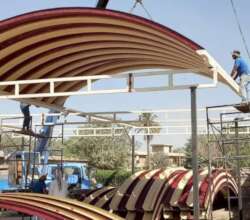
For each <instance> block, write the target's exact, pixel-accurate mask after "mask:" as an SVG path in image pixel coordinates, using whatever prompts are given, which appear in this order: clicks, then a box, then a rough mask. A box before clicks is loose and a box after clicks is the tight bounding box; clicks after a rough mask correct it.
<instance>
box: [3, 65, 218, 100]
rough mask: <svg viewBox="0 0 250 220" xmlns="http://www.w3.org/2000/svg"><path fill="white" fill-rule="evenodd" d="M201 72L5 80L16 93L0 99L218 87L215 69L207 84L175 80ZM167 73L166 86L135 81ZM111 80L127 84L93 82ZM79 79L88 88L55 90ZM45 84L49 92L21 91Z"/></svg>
mask: <svg viewBox="0 0 250 220" xmlns="http://www.w3.org/2000/svg"><path fill="white" fill-rule="evenodd" d="M189 72H190V73H199V70H197V69H185V70H162V71H151V72H135V73H122V74H116V75H96V76H77V77H63V78H48V79H32V80H18V81H5V82H0V87H1V86H13V87H14V91H15V92H14V94H8V93H5V94H0V99H30V98H44V97H59V96H74V95H92V94H111V93H129V92H157V91H166V90H183V89H189V88H190V87H192V86H195V87H197V88H211V87H216V85H217V83H218V73H217V71H216V70H214V71H213V79H212V80H213V82H212V83H205V84H198V83H197V84H194V85H176V84H175V82H174V75H175V74H181V73H189ZM160 75H165V76H168V82H167V85H166V86H156V87H150V86H148V87H147V86H145V87H136V86H135V81H138V78H139V77H153V76H160ZM104 79H105V80H110V79H125V80H126V86H125V87H123V88H120V89H94V88H93V83H94V82H95V81H96V80H104ZM73 81H79V82H81V83H82V84H83V85H85V84H86V90H79V91H67V92H59V91H56V90H55V84H56V83H59V82H65V83H66V82H73ZM41 83H42V84H44V85H48V86H49V92H46V93H45V92H44V93H25V94H22V93H21V90H20V88H21V86H23V85H35V84H41Z"/></svg>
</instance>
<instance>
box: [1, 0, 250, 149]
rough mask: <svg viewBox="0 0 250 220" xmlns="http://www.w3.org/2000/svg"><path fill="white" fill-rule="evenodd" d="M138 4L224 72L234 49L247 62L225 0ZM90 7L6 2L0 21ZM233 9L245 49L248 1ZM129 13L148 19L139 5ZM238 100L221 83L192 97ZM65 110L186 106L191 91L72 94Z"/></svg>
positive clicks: (7, 108)
mask: <svg viewBox="0 0 250 220" xmlns="http://www.w3.org/2000/svg"><path fill="white" fill-rule="evenodd" d="M143 2H144V6H145V8H146V9H147V10H148V11H149V13H150V14H151V16H152V18H153V20H154V21H155V22H158V23H161V24H163V25H165V26H167V27H169V28H172V29H173V30H175V31H177V32H179V33H181V34H182V35H184V36H186V37H188V38H190V39H191V40H193V41H195V42H196V43H198V44H200V45H201V46H203V47H204V48H205V49H206V50H207V51H208V52H209V53H210V54H211V55H212V56H213V57H214V58H215V59H216V60H217V61H218V62H219V64H220V65H221V66H222V67H223V68H224V69H225V70H226V71H227V72H228V73H230V71H231V69H232V66H233V61H232V59H231V54H230V53H231V51H232V50H234V49H238V50H240V51H241V53H242V56H243V57H245V59H246V60H247V61H248V62H249V63H250V61H249V59H248V58H247V55H246V51H245V49H244V46H243V43H242V39H241V35H240V32H239V30H238V27H237V23H236V20H235V17H234V14H233V10H232V8H231V5H230V0H202V1H200V0H185V1H184V0H143ZM236 3H237V4H236ZM95 4H96V0H36V1H34V0H25V1H24V0H23V1H21V0H8V1H4V4H3V3H2V4H1V8H0V19H6V18H10V17H12V16H16V15H20V14H23V13H26V12H31V11H35V10H40V9H46V8H58V7H94V6H95ZM133 4H134V1H133V0H110V3H109V5H108V8H109V9H113V10H118V11H124V12H129V11H130V10H131V8H132V6H133ZM235 5H236V9H237V12H238V15H239V20H240V23H241V25H242V29H243V33H244V36H245V39H246V42H247V44H248V46H249V47H250V13H249V8H250V1H249V0H237V1H236V0H235ZM133 13H134V14H137V15H139V16H143V17H146V18H147V14H146V13H145V11H144V10H143V8H142V7H141V6H140V5H138V6H137V7H136V8H135V9H134V11H133ZM182 80H183V81H188V79H187V77H185V76H184V77H182V78H181V79H180V81H182ZM158 81H160V79H159V80H158ZM154 83H156V82H154ZM98 85H99V86H100V87H101V86H109V85H108V84H107V82H98V84H97V86H98ZM239 101H240V98H239V97H238V96H237V95H236V94H235V93H234V92H233V91H232V90H231V89H230V88H228V87H227V86H225V85H222V84H219V86H218V88H213V89H201V90H199V91H198V93H197V105H198V107H199V108H201V107H206V106H211V105H220V104H230V103H237V102H239ZM0 103H1V104H0V114H6V113H19V112H20V110H19V107H18V103H17V102H14V101H3V100H0ZM66 106H70V107H71V108H75V109H78V110H81V111H85V112H91V111H123V110H152V109H154V110H157V109H175V108H177V109H180V108H189V107H190V91H166V92H165V91H164V92H154V93H132V94H112V95H91V96H75V97H70V98H69V99H68V101H67V102H66ZM31 111H32V112H33V113H37V112H41V111H45V110H44V109H37V108H35V107H32V108H31ZM186 138H187V137H181V138H180V137H179V136H165V137H161V138H155V140H154V142H155V143H164V144H174V145H175V146H176V147H180V146H182V145H183V144H184V143H185V139H186Z"/></svg>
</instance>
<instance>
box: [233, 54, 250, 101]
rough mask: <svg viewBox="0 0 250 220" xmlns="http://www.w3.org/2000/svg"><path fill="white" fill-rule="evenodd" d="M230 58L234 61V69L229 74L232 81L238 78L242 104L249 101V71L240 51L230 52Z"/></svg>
mask: <svg viewBox="0 0 250 220" xmlns="http://www.w3.org/2000/svg"><path fill="white" fill-rule="evenodd" d="M232 58H233V59H234V60H235V61H234V67H233V70H232V72H231V76H232V78H233V79H234V80H236V79H237V78H238V77H239V78H240V92H241V97H242V102H246V101H249V98H250V97H248V84H249V83H250V69H249V67H248V65H247V63H246V61H245V60H244V59H243V58H242V57H241V55H240V51H238V50H234V51H233V52H232Z"/></svg>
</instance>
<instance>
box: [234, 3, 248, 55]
mask: <svg viewBox="0 0 250 220" xmlns="http://www.w3.org/2000/svg"><path fill="white" fill-rule="evenodd" d="M230 2H231V5H232V9H233V12H234V16H235V19H236V23H237V25H238V28H239V31H240V35H241V38H242V41H243V44H244V47H245V50H246V52H247V55H248V58H249V59H250V52H249V50H248V46H247V42H246V39H245V37H244V34H243V31H242V28H241V25H240V21H239V17H238V14H237V11H236V8H235V5H234V2H233V0H230Z"/></svg>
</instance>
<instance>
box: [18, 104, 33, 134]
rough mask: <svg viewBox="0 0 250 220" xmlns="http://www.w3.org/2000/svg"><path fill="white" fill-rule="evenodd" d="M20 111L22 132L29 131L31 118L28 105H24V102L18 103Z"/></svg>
mask: <svg viewBox="0 0 250 220" xmlns="http://www.w3.org/2000/svg"><path fill="white" fill-rule="evenodd" d="M20 109H21V111H22V113H23V117H24V119H23V130H29V129H30V121H31V116H30V104H26V103H24V102H21V103H20Z"/></svg>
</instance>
